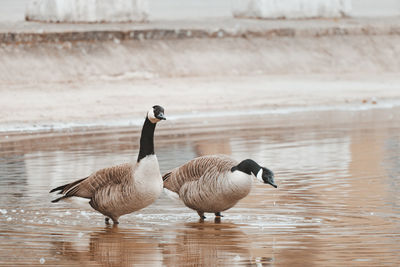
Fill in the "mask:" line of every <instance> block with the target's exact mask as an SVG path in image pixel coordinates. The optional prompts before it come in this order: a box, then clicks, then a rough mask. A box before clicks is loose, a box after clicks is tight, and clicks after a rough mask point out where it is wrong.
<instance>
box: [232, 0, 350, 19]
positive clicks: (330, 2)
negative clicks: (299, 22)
mask: <svg viewBox="0 0 400 267" xmlns="http://www.w3.org/2000/svg"><path fill="white" fill-rule="evenodd" d="M351 9H352V8H351V0H235V1H233V11H232V12H233V15H234V16H237V17H250V18H265V19H267V18H268V19H277V18H291V19H293V18H315V17H342V16H343V15H344V14H349V13H350V12H351Z"/></svg>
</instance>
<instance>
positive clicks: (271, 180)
mask: <svg viewBox="0 0 400 267" xmlns="http://www.w3.org/2000/svg"><path fill="white" fill-rule="evenodd" d="M274 177H275V175H274V173H273V172H271V171H270V173H269V175H266V176H263V180H264V183H266V184H270V185H272V186H273V187H275V188H278V186H277V185H276V184H275V181H274Z"/></svg>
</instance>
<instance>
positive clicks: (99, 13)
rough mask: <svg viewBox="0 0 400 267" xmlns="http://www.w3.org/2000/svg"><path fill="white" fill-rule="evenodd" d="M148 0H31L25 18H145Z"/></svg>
mask: <svg viewBox="0 0 400 267" xmlns="http://www.w3.org/2000/svg"><path fill="white" fill-rule="evenodd" d="M147 17H148V0H113V1H109V0H31V1H30V2H29V5H28V7H27V9H26V12H25V18H26V20H38V21H49V22H127V21H145V20H146V19H147Z"/></svg>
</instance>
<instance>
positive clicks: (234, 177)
mask: <svg viewBox="0 0 400 267" xmlns="http://www.w3.org/2000/svg"><path fill="white" fill-rule="evenodd" d="M253 177H255V178H257V179H258V180H259V181H261V182H263V183H265V184H270V185H271V186H273V187H275V188H277V185H276V184H275V182H274V174H273V172H272V171H270V170H269V169H267V168H265V167H261V166H260V165H258V164H257V163H256V162H255V161H254V160H251V159H246V160H243V161H241V162H237V161H236V160H234V159H232V158H230V157H228V156H225V155H209V156H203V157H198V158H195V159H193V160H191V161H189V162H187V163H185V164H183V165H182V166H180V167H177V168H175V169H173V170H172V171H170V172H168V173H166V174H164V175H163V180H164V188H165V189H166V192H167V194H169V195H171V196H172V197H173V196H175V197H179V199H180V200H182V201H183V203H184V204H185V205H186V206H187V207H189V208H191V209H193V210H195V211H197V213H198V214H199V216H200V218H201V219H204V218H205V216H204V213H205V212H211V213H214V214H215V216H217V217H220V216H222V215H221V212H222V211H225V210H227V209H230V208H232V207H233V206H234V205H235V204H236V203H237V202H238V201H239V200H241V199H242V198H244V197H245V196H247V195H248V194H249V192H250V190H251V185H252V180H253Z"/></svg>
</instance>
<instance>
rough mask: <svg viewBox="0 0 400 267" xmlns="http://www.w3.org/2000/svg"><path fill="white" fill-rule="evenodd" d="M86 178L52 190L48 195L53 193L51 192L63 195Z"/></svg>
mask: <svg viewBox="0 0 400 267" xmlns="http://www.w3.org/2000/svg"><path fill="white" fill-rule="evenodd" d="M86 178H87V177H85V178H83V179H80V180H77V181H75V182H72V183H69V184H65V185H62V186H59V187H56V188H53V189H51V190H50V192H49V193H53V192H56V191H60V192H58V193H59V194H63V193H65V192H67V191H68V190H69V189H71V188H72V187H74V186H75V185H77V184H79V183H80V182H82V181H83V180H85V179H86Z"/></svg>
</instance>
